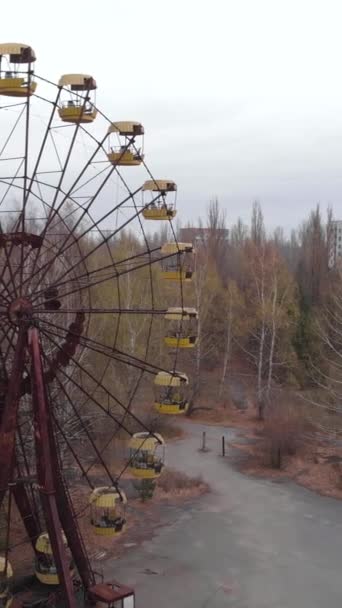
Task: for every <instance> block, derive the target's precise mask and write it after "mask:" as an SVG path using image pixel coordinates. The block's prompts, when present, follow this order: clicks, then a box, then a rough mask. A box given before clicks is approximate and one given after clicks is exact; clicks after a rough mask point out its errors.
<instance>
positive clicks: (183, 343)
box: [164, 336, 197, 348]
mask: <svg viewBox="0 0 342 608" xmlns="http://www.w3.org/2000/svg"><path fill="white" fill-rule="evenodd" d="M164 342H165V344H166V346H168V347H169V348H194V346H195V345H196V342H197V338H195V337H193V338H192V337H186V338H172V337H171V336H165V337H164Z"/></svg>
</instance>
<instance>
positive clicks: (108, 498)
mask: <svg viewBox="0 0 342 608" xmlns="http://www.w3.org/2000/svg"><path fill="white" fill-rule="evenodd" d="M89 502H90V504H95V506H96V507H99V508H103V509H113V508H114V507H115V506H116V503H117V502H122V503H123V504H126V502H127V498H126V495H125V493H124V492H123V491H122V490H120V493H119V492H118V491H117V489H116V488H115V487H113V486H111V487H110V486H104V487H101V488H95V490H93V491H92V493H91V494H90V497H89Z"/></svg>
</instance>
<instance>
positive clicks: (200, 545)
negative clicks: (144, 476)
mask: <svg viewBox="0 0 342 608" xmlns="http://www.w3.org/2000/svg"><path fill="white" fill-rule="evenodd" d="M184 426H185V429H186V432H187V433H188V436H187V437H186V438H185V439H182V440H180V441H177V442H174V443H172V444H170V445H169V446H168V451H167V464H168V465H169V466H172V467H174V468H177V469H179V470H182V471H184V472H186V473H188V474H189V475H198V474H201V475H202V476H203V478H204V480H205V481H207V482H208V483H209V484H210V486H211V493H210V494H207V495H205V496H203V497H201V498H199V499H197V500H196V501H193V502H191V503H187V504H185V505H184V504H183V505H181V506H177V507H171V506H166V507H165V511H164V512H163V515H162V519H163V522H164V524H165V525H164V527H162V528H158V530H157V531H156V534H155V536H154V537H153V538H152V539H151V540H148V541H145V542H144V543H143V544H142V545H141V546H139V547H136V548H130V549H129V551H128V552H127V554H126V555H125V556H124V557H123V558H121V559H120V561H117V562H116V561H114V562H112V563H111V564H107V565H106V571H107V573H108V576H110V575H111V576H114V578H116V579H117V580H121V581H122V582H125V583H127V584H130V585H132V586H134V587H135V589H136V597H137V601H136V608H158V607H159V606H160V607H161V608H229V607H234V608H341V604H342V573H341V569H342V505H341V503H340V502H339V501H338V500H335V499H331V498H326V497H322V496H319V495H316V494H314V493H313V492H310V491H308V490H305V489H304V488H301V487H299V486H296V485H295V484H293V483H289V482H282V483H274V482H272V481H267V480H262V479H254V478H249V477H246V476H244V475H242V474H240V473H239V472H238V471H236V470H235V469H234V468H233V467H232V466H231V465H230V463H229V461H228V460H227V459H224V458H222V457H220V456H219V450H220V445H221V444H220V441H221V437H222V435H223V434H224V435H225V436H226V438H227V439H229V438H232V437H233V436H234V434H235V431H234V430H229V429H226V428H223V427H214V426H204V425H199V424H192V423H189V422H184ZM203 430H206V432H207V446H208V448H209V451H207V452H205V453H202V452H199V450H198V448H199V446H200V438H201V434H202V431H203Z"/></svg>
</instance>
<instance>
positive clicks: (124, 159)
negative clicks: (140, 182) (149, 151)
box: [107, 150, 144, 167]
mask: <svg viewBox="0 0 342 608" xmlns="http://www.w3.org/2000/svg"><path fill="white" fill-rule="evenodd" d="M107 156H108V160H109V162H110V163H112V165H118V166H124V167H135V166H137V165H141V163H142V161H143V159H144V157H143V155H137V154H136V153H135V152H131V150H126V151H125V152H109V153H108V154H107Z"/></svg>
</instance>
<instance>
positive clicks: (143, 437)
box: [128, 433, 165, 452]
mask: <svg viewBox="0 0 342 608" xmlns="http://www.w3.org/2000/svg"><path fill="white" fill-rule="evenodd" d="M158 445H165V441H164V439H163V438H162V436H161V435H159V433H154V435H150V433H134V435H133V437H131V439H130V440H129V442H128V447H130V448H131V449H132V450H145V451H146V452H154V451H155V449H156V448H157V447H158Z"/></svg>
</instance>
